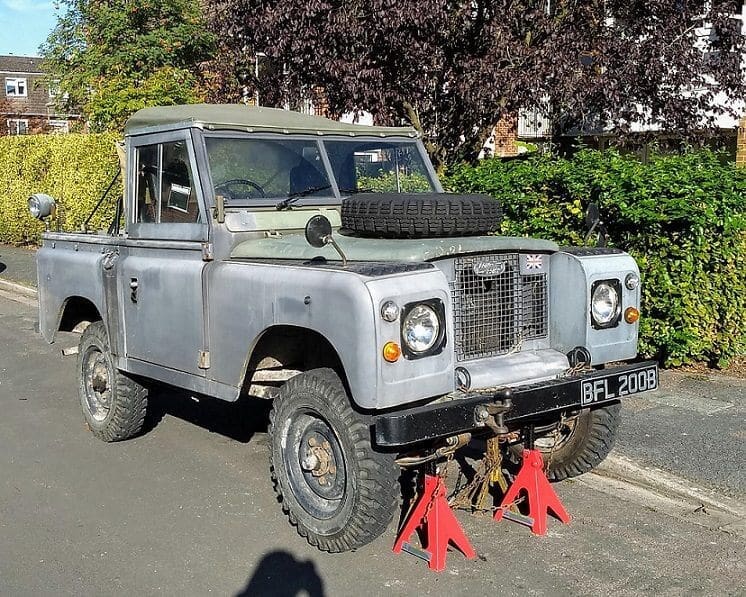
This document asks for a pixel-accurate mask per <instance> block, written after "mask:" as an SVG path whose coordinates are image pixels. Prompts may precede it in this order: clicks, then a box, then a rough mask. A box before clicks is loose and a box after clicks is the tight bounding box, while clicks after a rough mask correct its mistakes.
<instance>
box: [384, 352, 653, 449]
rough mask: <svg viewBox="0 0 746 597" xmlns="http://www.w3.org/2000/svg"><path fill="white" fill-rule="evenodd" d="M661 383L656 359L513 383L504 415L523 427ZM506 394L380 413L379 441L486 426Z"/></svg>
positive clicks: (411, 440) (405, 441) (414, 439)
mask: <svg viewBox="0 0 746 597" xmlns="http://www.w3.org/2000/svg"><path fill="white" fill-rule="evenodd" d="M657 388H658V365H657V364H656V363H655V361H646V362H643V363H635V364H633V365H625V366H622V367H614V368H611V369H603V370H600V371H589V372H583V373H581V374H577V375H573V376H569V377H562V378H559V379H555V380H552V381H548V382H542V383H539V384H534V385H528V386H520V387H517V388H512V389H511V394H512V395H511V401H512V405H511V407H510V408H509V409H508V410H507V411H506V412H505V413H504V415H503V416H504V420H505V422H506V423H507V424H508V426H509V427H510V428H518V427H521V426H522V425H523V424H525V423H529V422H531V421H532V420H538V419H542V418H546V416H547V415H552V414H559V413H560V412H562V411H573V410H580V409H583V408H590V407H596V406H601V405H604V404H611V403H614V402H618V401H619V400H620V399H622V398H624V397H625V396H630V395H634V394H639V393H641V392H648V391H651V390H655V389H657ZM504 396H505V394H504V393H502V392H496V393H476V392H464V394H463V398H457V399H454V400H449V401H447V402H439V403H437V404H428V405H426V406H420V407H415V408H409V409H405V410H397V411H395V412H391V413H387V414H383V415H378V416H376V417H374V422H373V427H374V431H375V438H376V443H377V444H378V445H379V446H384V447H389V446H390V447H395V446H406V445H409V444H415V443H419V442H427V441H432V440H437V439H440V438H443V437H448V436H451V435H457V434H459V433H465V432H467V431H474V430H479V429H484V428H485V427H486V424H485V422H484V420H483V418H482V417H481V416H480V415H481V414H482V412H483V411H484V406H485V405H491V404H496V403H498V400H500V399H502V398H503V397H504Z"/></svg>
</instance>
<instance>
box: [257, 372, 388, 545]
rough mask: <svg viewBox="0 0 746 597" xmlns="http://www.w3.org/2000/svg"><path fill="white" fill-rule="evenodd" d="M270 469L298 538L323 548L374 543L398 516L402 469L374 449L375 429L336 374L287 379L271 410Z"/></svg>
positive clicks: (310, 374)
mask: <svg viewBox="0 0 746 597" xmlns="http://www.w3.org/2000/svg"><path fill="white" fill-rule="evenodd" d="M269 431H270V436H271V448H270V470H271V474H272V480H273V483H274V486H275V491H276V492H277V495H278V497H279V499H280V502H281V503H282V508H283V510H284V511H285V513H286V514H287V515H288V517H289V519H290V522H291V523H292V524H293V525H295V526H296V528H297V530H298V533H299V534H300V535H302V536H303V537H305V538H306V539H307V540H308V542H309V543H310V544H311V545H314V546H316V547H318V548H319V549H321V550H324V551H331V552H342V551H348V550H351V549H355V548H358V547H361V546H363V545H365V544H367V543H370V542H371V541H373V540H374V539H375V538H376V537H378V536H379V535H381V534H382V533H383V532H384V531H385V530H386V528H387V527H388V525H389V523H390V522H391V519H392V518H393V516H394V514H395V513H396V511H397V501H396V489H397V487H398V484H397V479H398V477H399V468H398V466H397V465H396V463H395V462H394V457H393V456H392V455H389V454H382V453H380V452H375V451H374V450H373V448H372V446H371V442H370V437H371V436H370V427H369V426H368V425H366V424H365V423H364V422H363V421H362V420H361V418H360V416H359V415H358V414H357V413H356V412H355V411H354V410H353V409H352V407H351V405H350V402H349V399H348V396H347V393H346V392H345V389H344V386H343V385H342V382H341V381H340V379H339V377H338V376H337V374H336V373H335V372H334V371H332V370H331V369H315V370H312V371H309V372H306V373H302V374H300V375H297V376H296V377H294V378H292V379H291V380H289V381H288V382H287V383H286V384H285V385H284V386H283V387H282V388H281V389H280V392H279V395H278V396H277V398H275V400H274V403H273V407H272V412H271V413H270V429H269Z"/></svg>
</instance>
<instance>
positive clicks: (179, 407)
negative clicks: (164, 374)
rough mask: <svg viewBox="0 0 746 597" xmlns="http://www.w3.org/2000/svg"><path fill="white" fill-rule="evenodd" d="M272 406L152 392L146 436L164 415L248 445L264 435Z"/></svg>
mask: <svg viewBox="0 0 746 597" xmlns="http://www.w3.org/2000/svg"><path fill="white" fill-rule="evenodd" d="M270 407H271V402H270V401H269V400H261V399H258V398H253V399H252V398H240V399H239V400H237V401H236V402H224V401H222V400H217V399H213V398H201V399H200V400H199V401H197V400H194V399H193V398H192V397H191V396H190V395H189V394H186V393H184V392H180V391H178V390H175V389H172V388H155V389H153V390H152V391H151V395H150V399H149V409H148V410H149V412H148V419H147V420H146V424H145V426H146V428H145V429H144V432H145V433H147V432H148V431H151V430H152V429H154V428H155V427H156V426H157V425H158V423H160V421H161V419H163V417H164V416H166V415H171V416H174V417H178V418H179V419H182V420H184V421H187V422H189V423H192V424H194V425H197V426H199V427H202V428H203V429H207V430H208V431H211V432H212V433H219V434H220V435H224V436H225V437H229V438H231V439H233V440H236V441H238V442H241V443H244V444H246V443H249V442H250V441H251V438H252V437H254V435H255V434H256V433H263V432H266V431H267V426H268V424H269V410H270Z"/></svg>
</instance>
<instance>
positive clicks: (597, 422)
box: [30, 105, 657, 551]
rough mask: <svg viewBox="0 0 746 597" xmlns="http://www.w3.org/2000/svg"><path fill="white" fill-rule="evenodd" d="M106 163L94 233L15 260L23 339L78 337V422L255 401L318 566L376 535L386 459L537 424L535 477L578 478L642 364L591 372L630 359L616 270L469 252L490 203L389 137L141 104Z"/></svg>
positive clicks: (437, 451) (604, 257) (110, 430)
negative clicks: (34, 272) (27, 333)
mask: <svg viewBox="0 0 746 597" xmlns="http://www.w3.org/2000/svg"><path fill="white" fill-rule="evenodd" d="M123 168H124V170H123V180H124V182H125V184H124V196H123V198H122V200H121V204H120V206H119V207H118V208H117V210H116V216H115V218H114V221H113V222H112V225H111V227H110V228H109V230H107V231H104V232H99V233H95V232H94V233H91V232H81V233H61V232H52V231H49V232H47V233H45V234H44V236H43V244H42V247H41V249H40V250H39V252H38V257H37V259H38V276H39V280H38V282H39V319H40V330H41V333H42V334H43V336H44V337H45V338H46V339H47V340H48V341H49V342H52V341H54V337H55V333H56V332H57V331H58V330H61V329H63V330H73V329H75V330H81V329H83V328H85V331H83V333H82V336H81V345H80V351H79V356H78V368H79V375H80V401H81V406H82V410H83V414H84V416H85V418H86V421H87V422H88V425H89V427H90V428H91V430H92V431H93V432H94V433H95V434H96V435H97V436H98V437H100V438H101V439H103V440H106V441H114V440H120V439H126V438H128V437H131V436H132V435H135V434H137V433H139V432H140V430H141V428H142V423H143V419H144V416H145V412H146V408H147V400H148V390H149V388H150V385H151V384H150V382H151V381H157V382H161V383H165V384H169V385H171V386H175V387H178V388H182V389H183V390H185V395H189V394H190V393H191V394H197V395H201V396H209V397H214V398H217V399H221V400H227V401H238V399H239V398H242V397H260V398H266V399H270V400H272V401H273V407H272V409H273V411H272V417H271V423H270V428H269V433H270V434H271V449H270V461H271V473H272V476H273V479H274V481H275V487H276V489H277V492H278V494H279V497H280V499H281V501H282V505H283V508H284V510H285V511H286V512H287V513H288V514H289V516H290V519H291V521H292V522H293V524H295V525H297V527H298V530H299V532H300V533H301V534H302V535H303V536H305V537H307V538H308V540H309V541H310V542H311V543H312V544H314V545H316V546H318V547H320V548H321V549H325V550H328V551H344V550H347V549H353V548H356V547H359V546H361V545H363V544H365V543H367V542H369V541H370V540H372V539H373V538H375V537H376V536H378V535H379V534H380V533H381V532H383V530H384V529H385V528H386V526H387V525H388V523H389V521H390V520H391V517H392V516H393V513H394V511H395V510H396V508H395V506H394V504H395V500H396V496H397V488H398V485H397V483H396V479H397V476H398V471H399V466H398V464H397V463H399V464H401V463H403V462H405V461H406V462H412V460H411V459H412V458H414V461H417V462H427V461H429V460H432V459H435V458H437V457H438V455H442V454H443V453H444V451H449V450H455V449H457V448H459V447H461V446H463V445H464V444H465V443H466V442H468V441H469V440H470V439H471V438H473V437H476V436H479V435H483V436H485V437H499V438H501V439H503V440H505V441H504V442H503V443H504V444H505V445H509V444H510V443H511V442H512V443H514V444H519V443H520V442H522V441H524V440H525V439H526V438H527V437H530V438H531V441H532V442H533V438H534V437H536V438H537V443H540V439H541V437H542V434H544V435H546V434H547V433H548V431H549V430H553V431H554V432H555V433H554V436H553V437H554V440H553V441H554V443H553V444H552V445H551V450H552V451H553V452H554V453H555V454H556V456H557V459H556V461H555V462H556V463H557V464H556V465H555V468H553V469H551V468H550V471H549V474H550V476H553V477H554V478H556V479H561V478H565V477H569V476H573V475H575V474H580V473H582V472H585V471H586V470H589V468H592V466H595V465H596V464H598V462H600V460H601V459H603V457H605V455H606V454H607V453H608V451H609V450H610V449H611V444H612V443H613V436H614V434H615V431H616V426H617V425H618V421H619V406H618V405H619V400H620V399H621V398H623V397H624V396H626V395H630V394H635V393H639V392H643V391H647V390H652V389H655V388H656V387H657V368H656V365H655V364H654V363H651V362H647V363H640V362H638V363H634V364H627V365H618V366H616V367H613V368H609V367H605V365H606V364H607V363H610V362H615V363H618V362H619V361H629V360H632V359H634V358H635V357H636V355H637V335H638V316H639V305H640V276H639V271H638V268H637V265H636V263H635V261H634V260H633V259H632V258H631V257H630V256H629V255H627V254H626V253H624V252H622V251H620V250H617V249H606V248H596V247H581V248H561V247H558V246H557V245H556V244H555V243H553V242H550V241H546V240H538V239H531V238H523V237H521V238H510V237H502V236H497V235H495V234H493V233H492V230H494V227H492V228H489V226H488V227H487V228H485V225H486V224H485V222H487V221H488V220H489V219H490V217H491V216H489V214H490V213H491V214H493V215H494V208H495V206H496V205H497V203H496V202H495V200H493V199H491V198H485V197H474V196H465V197H459V196H457V195H449V194H444V193H443V189H442V187H441V185H440V183H439V181H438V178H437V176H436V174H435V172H434V170H433V168H432V165H431V164H430V161H429V159H428V157H427V154H426V152H425V150H424V147H423V145H422V143H421V141H420V140H419V138H418V135H417V134H416V133H415V131H414V130H413V129H409V128H384V127H371V126H361V125H353V124H344V123H339V122H335V121H331V120H327V119H324V118H318V117H310V116H305V115H302V114H298V113H294V112H288V111H283V110H275V109H269V108H248V107H244V106H211V105H194V106H172V107H163V108H148V109H145V110H141V111H140V112H138V113H137V114H135V115H134V116H133V117H132V118H131V119H130V121H129V122H128V124H127V127H126V131H125V145H124V159H123ZM50 201H51V200H50V199H49V198H47V197H45V196H40V195H34V196H32V198H31V199H30V206H31V207H32V211H33V212H35V213H37V214H38V215H40V217H43V216H47V215H53V213H54V210H53V208H51V207H50V205H49V203H50ZM466 206H469V210H467V209H466ZM480 210H481V211H480ZM490 210H492V211H490ZM467 211H468V213H467ZM480 214H482V215H480ZM484 214H487V215H486V216H485V215H484ZM493 223H494V218H493ZM52 224H53V220H52ZM52 227H53V226H52ZM86 326H87V327H86ZM239 404H241V405H242V406H241V407H240V408H239V407H237V413H239V414H237V416H246V417H250V416H252V412H251V407H250V404H251V401H250V400H248V401H247V400H241V401H239ZM247 405H248V406H247ZM560 424H561V426H562V428H561V430H560V429H559V427H558V425H560ZM601 428H603V429H606V430H607V431H606V437H605V438H604V441H603V442H602V445H598V442H599V440H598V433H594V432H593V431H594V430H598V429H601ZM557 431H561V432H560V433H559V434H558V433H556V432H557ZM545 439H546V438H545ZM593 442H595V443H593ZM540 447H542V446H540ZM545 447H546V446H543V447H542V449H544V448H545ZM547 449H549V448H547ZM403 452H406V453H408V454H409V458H410V460H408V461H407V460H406V459H405V460H402V459H401V457H400V456H401V453H403ZM591 453H593V454H595V455H596V456H594V457H589V454H591ZM412 455H414V456H412ZM371 496H373V497H371Z"/></svg>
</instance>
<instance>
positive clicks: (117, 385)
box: [78, 321, 148, 442]
mask: <svg viewBox="0 0 746 597" xmlns="http://www.w3.org/2000/svg"><path fill="white" fill-rule="evenodd" d="M78 376H79V383H78V394H79V397H80V406H81V408H82V410H83V416H84V417H85V420H86V423H87V424H88V428H89V429H90V430H91V432H92V433H93V435H95V436H96V437H97V438H99V439H101V440H103V441H105V442H115V441H120V440H123V439H128V438H130V437H132V436H133V435H137V434H138V433H140V431H141V430H142V427H143V423H144V422H145V413H146V410H147V406H148V390H147V388H145V387H144V386H143V385H141V384H139V383H138V382H137V381H135V380H134V379H132V378H131V377H129V376H127V375H126V374H125V373H122V372H121V371H119V370H118V369H117V368H116V367H115V366H114V360H113V357H112V354H111V350H110V349H109V336H108V334H107V333H106V328H105V327H104V324H103V322H101V321H95V322H93V323H92V324H91V325H89V326H88V327H87V328H86V329H85V331H84V332H83V335H82V336H81V337H80V348H79V349H78Z"/></svg>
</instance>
